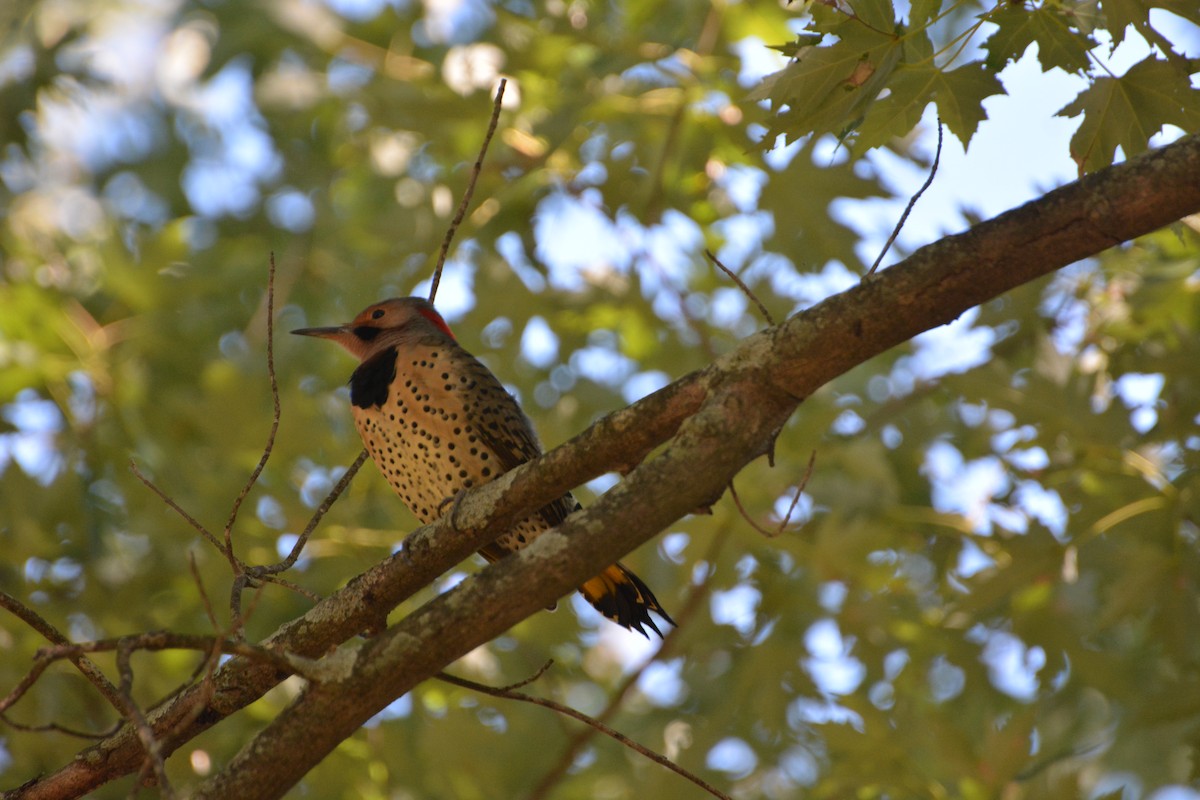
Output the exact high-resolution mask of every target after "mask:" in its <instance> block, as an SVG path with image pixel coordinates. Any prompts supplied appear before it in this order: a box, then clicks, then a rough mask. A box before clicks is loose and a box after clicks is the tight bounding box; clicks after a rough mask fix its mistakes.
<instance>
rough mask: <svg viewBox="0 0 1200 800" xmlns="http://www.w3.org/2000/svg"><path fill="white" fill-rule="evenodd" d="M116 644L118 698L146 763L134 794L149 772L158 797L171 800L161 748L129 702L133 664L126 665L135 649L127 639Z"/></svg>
mask: <svg viewBox="0 0 1200 800" xmlns="http://www.w3.org/2000/svg"><path fill="white" fill-rule="evenodd" d="M118 645H119V646H118V647H117V671H118V672H119V673H120V675H121V697H122V698H124V700H125V717H126V718H127V719H128V720H129V721H130V722H132V723H133V725H134V728H135V729H136V730H137V735H138V739H139V740H140V741H141V743H142V747H143V748H145V750H146V763H145V764H143V765H142V770H141V774H140V775H138V780H137V781H135V782H134V787H135V788H134V792H136V790H137V789H136V787H138V786H140V785H141V784H142V782H143V779H144V778H145V777H146V775H147V774H148V773H149V772H151V771H152V772H153V773H154V777H155V779H156V780H157V782H158V790H159V792H160V794H161V796H162V797H165V798H167V800H172V799H173V798H174V797H175V790H174V789H172V788H171V782H170V781H169V780H168V779H167V765H166V763H165V761H164V759H163V753H162V746H161V745H160V744H159V741H158V739H157V738H156V737H155V735H154V729H153V728H151V727H150V723H149V722H147V721H146V715H145V714H143V713H142V709H141V707H140V706H138V704H137V703H136V702H134V699H133V665H132V664H131V663H130V659H131V658H132V657H133V652H134V649H135V648H134V647H133V646H132V645H131V643H130V642H129V640H128V639H127V638H122V639H120V640H119V641H118Z"/></svg>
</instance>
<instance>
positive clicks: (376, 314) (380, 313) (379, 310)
mask: <svg viewBox="0 0 1200 800" xmlns="http://www.w3.org/2000/svg"><path fill="white" fill-rule="evenodd" d="M382 318H383V309H382V308H377V309H375V310H374V311H372V312H371V319H382Z"/></svg>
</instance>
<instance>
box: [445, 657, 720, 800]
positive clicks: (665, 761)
mask: <svg viewBox="0 0 1200 800" xmlns="http://www.w3.org/2000/svg"><path fill="white" fill-rule="evenodd" d="M539 674H540V673H539ZM437 677H438V680H441V681H445V682H446V683H451V684H454V685H455V686H461V687H462V688H464V689H471V690H472V691H476V692H481V693H482V694H487V695H491V696H492V697H502V698H504V699H506V700H519V701H521V702H523V703H532V704H534V705H535V706H541V707H542V708H548V709H550V710H551V711H557V712H558V713H559V714H563V715H565V716H568V717H571V718H573V719H577V720H579V721H580V722H582V723H584V724H586V725H590V726H591V727H593V728H595V729H596V730H598V731H600V732H601V733H603V734H604V735H606V736H609V737H611V738H613V739H615V740H617V741H618V742H620V743H621V744H623V745H625V746H626V747H628V748H629V749H631V750H633V751H635V752H637V753H640V754H642V755H643V756H645V757H646V758H648V759H650V760H651V761H653V762H655V763H656V764H660V765H661V766H664V767H666V768H667V769H669V770H671V771H672V772H674V773H676V774H677V775H681V776H683V777H684V778H687V779H688V780H689V781H691V782H692V783H694V784H696V785H697V786H699V787H700V788H701V789H703V790H704V791H706V792H708V793H709V794H711V795H712V796H713V797H720V798H724V800H730V798H729V795H727V794H725V793H723V792H721V791H720V790H719V789H717V788H716V787H715V786H712V785H711V784H709V783H707V782H706V781H704V780H703V779H702V778H700V777H699V776H697V775H694V774H693V773H691V772H689V771H687V770H686V769H684V768H683V767H681V766H679V765H678V764H676V763H675V762H674V761H672V760H671V759H669V758H667V757H666V756H664V755H661V754H659V753H656V752H654V751H653V750H651V749H649V748H648V747H646V746H644V745H642V744H639V743H638V742H635V741H634V740H633V739H630V738H629V737H628V736H626V735H625V734H623V733H621V732H620V731H618V730H617V729H615V728H612V727H609V726H608V725H605V724H604V723H603V722H601V721H600V720H598V719H596V718H595V717H590V716H588V715H587V714H584V713H583V712H581V711H576V710H575V709H573V708H571V707H570V706H565V705H563V704H562V703H557V702H555V701H553V700H547V699H546V698H544V697H534V696H533V695H528V694H525V693H523V692H514V691H512V690H511V689H505V688H496V687H493V686H485V685H484V684H482V683H476V682H475V681H470V680H467V679H466V678H459V677H457V676H455V675H450V674H447V673H445V672H442V673H439V674H438V676H437ZM535 677H536V676H535ZM530 680H532V679H530Z"/></svg>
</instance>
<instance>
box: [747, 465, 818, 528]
mask: <svg viewBox="0 0 1200 800" xmlns="http://www.w3.org/2000/svg"><path fill="white" fill-rule="evenodd" d="M816 463H817V451H816V450H814V451H813V452H812V455H810V456H809V457H808V468H807V469H805V470H804V477H803V478H801V479H800V483H798V484H797V485H796V494H795V495H793V496H792V504H791V505H790V506H788V510H787V514H785V515H784V517H783V519H781V520H780V521H779V527H778V528H776V529H775V530H773V531H771V530H767V529H766V528H764V527H763V526H761V525H759V524H758V523H757V522H755V521H754V519H753V518H752V517H751V516H750V514H749V512H747V511H746V507H745V506H743V505H742V498H740V497H738V493H737V489H736V488H734V485H733V481H730V482H729V495H730V497H732V498H733V503H734V505H736V506H737V510H738V513H739V514H741V515H742V519H744V520H746V522H748V523H749V524H750V527H752V528H754V530H756V531H758V532H759V533H761V534H762V535H763V536H766V537H768V538H771V539H774V538H775V537H776V536H781V535H782V534H783V532H784V531H785V530H786V529H787V526H788V524H789V523H790V522H791V521H792V514H794V513H795V512H796V506H797V505H798V504H799V503H800V496H801V495H802V494H804V488H805V487H806V486H808V479H809V478H811V477H812V472H813V466H814V465H815V464H816Z"/></svg>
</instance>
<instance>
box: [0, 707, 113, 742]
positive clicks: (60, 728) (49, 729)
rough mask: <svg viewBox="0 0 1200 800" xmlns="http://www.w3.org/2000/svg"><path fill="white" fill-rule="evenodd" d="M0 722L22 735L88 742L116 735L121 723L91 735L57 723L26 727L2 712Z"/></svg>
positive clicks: (89, 732)
mask: <svg viewBox="0 0 1200 800" xmlns="http://www.w3.org/2000/svg"><path fill="white" fill-rule="evenodd" d="M0 722H3V723H4V724H5V725H7V726H9V727H10V728H12V729H13V730H15V731H21V732H22V733H61V734H63V735H64V736H74V737H75V738H77V739H87V740H89V741H94V740H96V739H105V738H107V737H109V736H111V735H112V734H114V733H116V732H117V729H118V728H120V727H121V723H117V724H116V725H115V726H113V727H111V728H109V729H108V730H106V731H98V732H96V733H92V732H91V731H80V730H76V729H74V728H68V727H67V726H66V725H59V724H58V723H57V722H47V723H46V724H45V725H26V724H25V723H23V722H17V721H16V720H13V719H9V718H8V716H7V715H6V714H4V713H3V712H0Z"/></svg>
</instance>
